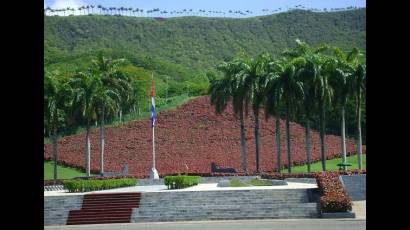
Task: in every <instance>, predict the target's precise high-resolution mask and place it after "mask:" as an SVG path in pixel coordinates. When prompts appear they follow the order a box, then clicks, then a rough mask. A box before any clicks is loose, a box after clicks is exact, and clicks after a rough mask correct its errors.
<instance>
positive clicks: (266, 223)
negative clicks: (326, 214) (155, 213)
mask: <svg viewBox="0 0 410 230" xmlns="http://www.w3.org/2000/svg"><path fill="white" fill-rule="evenodd" d="M44 229H46V230H58V229H61V230H80V229H84V230H131V229H133V230H135V229H149V230H214V229H224V230H248V229H255V230H256V229H257V230H283V229H286V230H365V229H366V221H365V220H352V219H337V220H336V219H297V220H292V219H286V220H280V219H279V220H278V219H277V220H233V221H187V222H149V223H131V224H104V225H102V224H95V225H62V226H44Z"/></svg>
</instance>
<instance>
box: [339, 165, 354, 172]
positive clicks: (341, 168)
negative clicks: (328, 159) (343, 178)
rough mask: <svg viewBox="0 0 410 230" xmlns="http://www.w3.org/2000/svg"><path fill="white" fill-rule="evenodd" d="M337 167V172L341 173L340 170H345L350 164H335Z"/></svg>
mask: <svg viewBox="0 0 410 230" xmlns="http://www.w3.org/2000/svg"><path fill="white" fill-rule="evenodd" d="M337 166H339V171H342V170H346V167H349V166H352V164H349V163H339V164H337Z"/></svg>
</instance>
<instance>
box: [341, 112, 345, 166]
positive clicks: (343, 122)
mask: <svg viewBox="0 0 410 230" xmlns="http://www.w3.org/2000/svg"><path fill="white" fill-rule="evenodd" d="M341 112H342V133H341V135H342V157H343V164H346V128H345V107H344V106H342V111H341ZM343 170H346V166H343Z"/></svg>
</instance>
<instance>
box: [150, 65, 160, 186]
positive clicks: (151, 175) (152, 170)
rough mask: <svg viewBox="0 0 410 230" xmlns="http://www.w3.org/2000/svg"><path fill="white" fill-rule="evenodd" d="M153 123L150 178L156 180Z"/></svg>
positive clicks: (157, 177) (153, 126)
mask: <svg viewBox="0 0 410 230" xmlns="http://www.w3.org/2000/svg"><path fill="white" fill-rule="evenodd" d="M151 79H152V80H154V73H152V74H151ZM154 97H155V96H154ZM151 100H152V97H151ZM154 100H155V99H154ZM151 103H152V101H151ZM155 116H156V115H155ZM153 124H154V123H151V126H152V169H151V174H150V178H151V179H154V180H158V179H159V175H158V171H157V169H156V168H155V125H153Z"/></svg>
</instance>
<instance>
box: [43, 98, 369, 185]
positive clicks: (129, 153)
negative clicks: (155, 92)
mask: <svg viewBox="0 0 410 230" xmlns="http://www.w3.org/2000/svg"><path fill="white" fill-rule="evenodd" d="M260 116H261V117H264V114H263V112H261V114H260ZM150 122H151V121H150V119H145V120H140V121H133V122H129V123H127V124H126V125H124V126H123V127H110V128H107V129H106V131H105V135H106V136H105V138H106V139H105V153H104V161H105V166H104V168H105V170H106V171H120V170H121V167H122V165H124V164H125V163H127V164H128V166H129V173H130V174H132V175H136V176H141V177H146V176H148V175H149V170H150V168H151V166H152V136H151V135H152V133H151V127H150V124H151V123H150ZM245 124H246V139H247V156H248V165H249V169H250V171H254V170H255V143H254V136H253V135H254V130H253V127H254V120H253V117H252V116H251V115H249V116H248V117H247V118H246V120H245ZM290 128H291V153H292V161H293V162H294V163H295V164H303V163H304V162H305V159H306V155H305V136H304V135H305V129H304V128H303V127H302V126H301V125H299V124H297V123H294V122H291V123H290ZM239 133H240V128H239V122H238V120H236V119H235V117H234V115H233V109H232V105H231V104H230V105H228V107H227V110H226V112H224V113H223V114H221V115H216V114H215V108H214V107H213V106H211V105H210V102H209V97H207V96H204V97H199V98H197V99H193V100H191V101H190V102H188V103H186V104H184V105H182V106H181V107H179V108H178V109H177V110H174V111H166V112H162V113H160V114H159V115H158V117H157V126H156V129H155V134H156V137H155V140H156V144H155V145H156V162H157V169H158V171H159V173H160V174H161V175H166V174H174V173H182V172H188V173H210V170H211V163H212V162H215V163H216V164H217V165H218V166H220V167H223V168H235V169H236V170H237V171H240V169H241V162H240V134H239ZM311 136H312V160H313V161H318V160H319V159H320V145H319V143H320V142H319V134H318V132H316V131H313V132H312V133H311ZM84 141H85V134H84V133H83V134H79V135H73V136H67V137H64V138H62V139H61V140H60V141H59V142H58V151H59V156H58V159H59V162H60V163H62V164H65V165H70V166H75V167H78V168H83V169H84ZM326 144H327V157H328V158H335V157H340V152H341V148H340V144H341V139H340V137H338V136H334V135H327V136H326ZM281 145H282V155H281V156H282V163H283V164H287V158H286V135H285V121H284V120H281ZM364 149H365V148H364ZM347 150H348V152H353V151H355V145H354V140H352V139H348V140H347ZM275 151H276V143H275V121H274V119H272V118H271V119H269V120H268V121H266V120H265V119H262V120H261V121H260V163H261V164H260V167H261V170H262V171H265V172H266V171H272V170H273V169H274V168H275V166H276V154H275ZM50 158H51V145H50V144H48V145H45V159H50ZM99 159H100V157H99V133H98V129H94V130H92V131H91V170H92V171H94V172H98V170H99Z"/></svg>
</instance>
